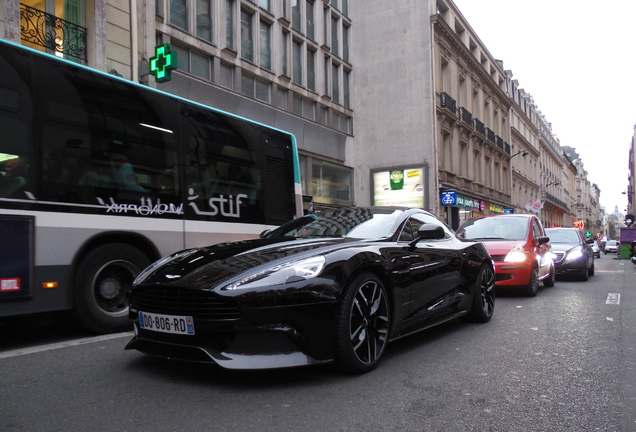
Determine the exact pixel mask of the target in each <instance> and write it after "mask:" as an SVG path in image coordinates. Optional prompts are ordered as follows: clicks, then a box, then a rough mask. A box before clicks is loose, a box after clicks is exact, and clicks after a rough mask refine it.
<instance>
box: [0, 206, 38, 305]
mask: <svg viewBox="0 0 636 432" xmlns="http://www.w3.org/2000/svg"><path fill="white" fill-rule="evenodd" d="M34 224H35V221H34V218H32V217H25V216H5V215H2V216H0V239H2V240H1V241H2V243H1V246H0V301H3V300H6V299H15V298H23V297H29V296H30V295H31V292H32V289H31V283H32V280H33V245H34Z"/></svg>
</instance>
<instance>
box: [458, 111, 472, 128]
mask: <svg viewBox="0 0 636 432" xmlns="http://www.w3.org/2000/svg"><path fill="white" fill-rule="evenodd" d="M459 121H461V122H464V123H466V124H467V125H470V126H471V127H472V126H473V115H472V114H471V113H470V111H468V110H467V109H466V108H464V107H459Z"/></svg>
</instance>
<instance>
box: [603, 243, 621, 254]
mask: <svg viewBox="0 0 636 432" xmlns="http://www.w3.org/2000/svg"><path fill="white" fill-rule="evenodd" d="M618 246H619V244H618V240H608V241H606V242H605V251H604V252H605V254H606V255H607V254H608V253H618Z"/></svg>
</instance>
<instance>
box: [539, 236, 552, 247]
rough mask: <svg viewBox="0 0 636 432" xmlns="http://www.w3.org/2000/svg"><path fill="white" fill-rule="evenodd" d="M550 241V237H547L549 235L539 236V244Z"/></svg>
mask: <svg viewBox="0 0 636 432" xmlns="http://www.w3.org/2000/svg"><path fill="white" fill-rule="evenodd" d="M549 241H550V237H547V236H541V237H539V244H540V245H542V244H545V243H548V242H549Z"/></svg>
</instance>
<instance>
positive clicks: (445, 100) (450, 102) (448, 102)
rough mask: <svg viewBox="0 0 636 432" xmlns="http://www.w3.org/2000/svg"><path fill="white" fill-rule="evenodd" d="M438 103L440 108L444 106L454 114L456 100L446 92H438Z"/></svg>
mask: <svg viewBox="0 0 636 432" xmlns="http://www.w3.org/2000/svg"><path fill="white" fill-rule="evenodd" d="M440 103H441V107H442V108H446V109H447V110H449V111H450V112H452V113H453V114H455V112H456V111H457V108H456V106H457V102H455V99H453V98H452V97H450V95H449V94H448V93H446V92H442V93H441V94H440Z"/></svg>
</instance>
